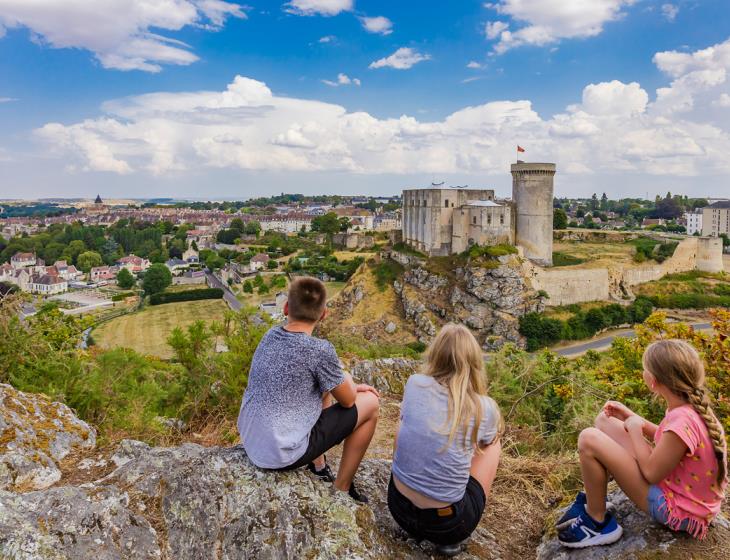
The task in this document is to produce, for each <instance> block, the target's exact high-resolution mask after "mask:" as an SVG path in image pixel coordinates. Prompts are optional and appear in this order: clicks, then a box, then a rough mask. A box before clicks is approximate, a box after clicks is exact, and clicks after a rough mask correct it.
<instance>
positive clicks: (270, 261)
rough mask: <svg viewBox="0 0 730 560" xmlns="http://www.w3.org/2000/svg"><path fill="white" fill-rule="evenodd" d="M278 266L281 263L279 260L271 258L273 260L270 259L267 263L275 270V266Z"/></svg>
mask: <svg viewBox="0 0 730 560" xmlns="http://www.w3.org/2000/svg"><path fill="white" fill-rule="evenodd" d="M278 266H279V263H278V262H277V261H275V260H274V259H271V260H269V262H268V263H266V267H267V268H268V269H269V270H274V269H275V268H277V267H278Z"/></svg>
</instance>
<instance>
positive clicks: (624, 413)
mask: <svg viewBox="0 0 730 560" xmlns="http://www.w3.org/2000/svg"><path fill="white" fill-rule="evenodd" d="M603 413H604V414H605V415H606V416H608V417H609V418H617V419H618V420H621V421H622V422H623V421H625V420H626V419H627V418H629V417H630V416H634V413H633V412H632V410H631V409H630V408H629V407H628V406H626V405H625V404H623V403H620V402H618V401H608V402H607V403H606V404H604V405H603Z"/></svg>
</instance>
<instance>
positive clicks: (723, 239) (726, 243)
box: [720, 233, 730, 247]
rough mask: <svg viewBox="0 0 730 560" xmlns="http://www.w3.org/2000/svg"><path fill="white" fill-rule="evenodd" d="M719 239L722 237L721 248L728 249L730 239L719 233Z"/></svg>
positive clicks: (726, 235)
mask: <svg viewBox="0 0 730 560" xmlns="http://www.w3.org/2000/svg"><path fill="white" fill-rule="evenodd" d="M720 237H722V246H723V247H730V237H728V234H727V233H721V234H720Z"/></svg>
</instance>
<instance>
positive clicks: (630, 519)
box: [537, 490, 730, 560]
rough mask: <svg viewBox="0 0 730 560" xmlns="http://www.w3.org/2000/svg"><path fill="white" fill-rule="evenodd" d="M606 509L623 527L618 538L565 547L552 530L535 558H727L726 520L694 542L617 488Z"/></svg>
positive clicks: (729, 537) (729, 533) (729, 539)
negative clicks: (656, 519) (593, 544)
mask: <svg viewBox="0 0 730 560" xmlns="http://www.w3.org/2000/svg"><path fill="white" fill-rule="evenodd" d="M608 501H609V502H610V509H611V510H612V511H613V512H614V514H615V515H616V518H617V520H618V522H619V524H620V525H621V527H622V528H623V530H624V533H623V536H622V537H621V540H619V541H618V542H616V543H614V544H612V545H608V546H596V547H591V548H585V549H578V550H568V549H566V548H564V547H563V546H561V545H560V543H559V542H558V539H557V535H556V534H555V531H554V530H552V531H550V532H548V533H547V534H546V535H545V536H544V537H543V540H542V543H541V544H540V546H539V548H538V549H537V560H642V559H644V558H649V557H651V558H667V560H670V559H680V558H681V559H682V560H685V559H689V558H717V559H718V560H719V559H720V558H727V554H728V551H727V545H728V543H729V542H730V523H728V521H727V519H725V518H724V517H722V516H720V517H719V518H718V519H716V520H715V522H714V524H713V526H712V527H711V528H710V531H709V534H708V536H707V539H705V540H704V541H698V540H696V539H694V538H693V537H691V536H689V535H687V534H686V533H676V532H674V531H670V530H669V529H667V528H666V527H663V526H662V525H659V524H658V523H656V522H654V521H653V520H652V519H651V518H650V517H649V516H648V515H646V514H645V513H643V512H642V511H640V510H639V509H637V508H636V506H634V504H633V503H632V502H631V500H629V499H628V497H626V494H624V493H623V492H621V491H620V490H618V491H616V492H612V493H611V494H609V496H608Z"/></svg>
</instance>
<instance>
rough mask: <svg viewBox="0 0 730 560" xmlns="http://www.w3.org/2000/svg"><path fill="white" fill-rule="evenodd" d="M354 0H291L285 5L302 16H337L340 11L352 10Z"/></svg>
mask: <svg viewBox="0 0 730 560" xmlns="http://www.w3.org/2000/svg"><path fill="white" fill-rule="evenodd" d="M354 7H355V6H354V1H353V0H291V2H289V3H287V4H285V5H284V8H285V9H286V11H288V12H290V13H292V14H297V15H300V16H313V15H321V16H336V15H337V14H339V13H340V12H351V11H352V10H353V8H354Z"/></svg>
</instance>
